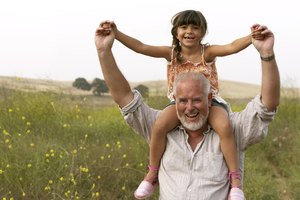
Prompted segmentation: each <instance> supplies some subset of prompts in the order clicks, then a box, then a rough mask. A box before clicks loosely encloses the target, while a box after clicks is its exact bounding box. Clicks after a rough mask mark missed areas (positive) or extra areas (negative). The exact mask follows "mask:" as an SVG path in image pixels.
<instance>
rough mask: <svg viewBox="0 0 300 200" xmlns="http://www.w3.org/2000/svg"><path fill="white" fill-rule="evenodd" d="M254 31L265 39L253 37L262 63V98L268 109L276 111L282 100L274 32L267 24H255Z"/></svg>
mask: <svg viewBox="0 0 300 200" xmlns="http://www.w3.org/2000/svg"><path fill="white" fill-rule="evenodd" d="M251 29H252V33H253V32H255V31H258V32H261V34H263V35H264V39H263V40H256V39H254V38H255V37H254V38H253V39H252V43H253V45H254V47H255V48H256V49H257V51H258V52H259V54H260V57H261V64H262V83H261V99H262V103H263V104H264V105H265V106H266V107H267V109H268V111H274V110H275V109H276V108H277V106H278V105H279V101H280V76H279V70H278V67H277V63H276V59H275V54H274V34H273V33H272V31H270V30H269V29H268V28H267V27H266V26H261V25H257V24H256V25H254V26H252V27H251Z"/></svg>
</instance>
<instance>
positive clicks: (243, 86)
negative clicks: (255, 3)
mask: <svg viewBox="0 0 300 200" xmlns="http://www.w3.org/2000/svg"><path fill="white" fill-rule="evenodd" d="M139 84H143V85H145V86H147V87H148V88H149V90H150V95H151V94H154V95H155V94H156V95H165V94H166V93H167V92H166V91H167V83H166V80H158V81H144V82H130V85H131V86H132V87H136V86H137V85H139ZM219 85H220V94H221V96H222V97H223V98H225V99H226V98H230V99H245V98H251V97H253V96H255V95H256V94H258V93H259V91H260V86H259V85H255V84H249V83H242V82H235V81H226V80H220V83H219ZM0 87H5V88H9V89H16V90H23V91H28V92H34V91H52V92H58V93H64V94H70V95H91V92H89V91H83V90H79V89H76V88H74V87H73V86H72V81H56V80H48V79H31V78H22V77H7V76H0ZM295 92H297V93H299V92H300V89H299V88H297V89H286V90H285V93H284V94H290V93H295Z"/></svg>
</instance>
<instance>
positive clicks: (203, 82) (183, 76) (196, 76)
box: [173, 72, 210, 95]
mask: <svg viewBox="0 0 300 200" xmlns="http://www.w3.org/2000/svg"><path fill="white" fill-rule="evenodd" d="M185 80H195V81H199V86H202V87H203V89H204V93H205V95H208V94H209V92H210V83H209V81H208V80H207V78H206V77H205V76H204V75H203V74H200V73H199V72H183V73H180V74H178V75H177V77H176V79H175V81H174V83H173V92H174V95H176V88H177V86H178V85H179V84H180V83H181V82H183V81H185Z"/></svg>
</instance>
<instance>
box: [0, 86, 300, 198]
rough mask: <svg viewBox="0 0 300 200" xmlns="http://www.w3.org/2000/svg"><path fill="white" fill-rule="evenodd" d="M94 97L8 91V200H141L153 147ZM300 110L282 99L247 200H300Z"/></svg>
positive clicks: (256, 157) (0, 114)
mask: <svg viewBox="0 0 300 200" xmlns="http://www.w3.org/2000/svg"><path fill="white" fill-rule="evenodd" d="M88 98H89V97H85V98H78V97H72V96H67V95H63V94H54V93H42V92H37V93H29V92H20V91H13V90H7V89H4V88H0V155H1V156H0V199H3V200H4V199H18V200H19V199H43V200H44V199H45V200H47V199H113V200H114V199H122V200H127V199H128V200H129V199H130V200H131V199H134V198H133V191H134V190H135V189H136V187H137V186H138V184H139V182H140V181H141V180H142V179H143V176H144V174H145V172H146V165H147V163H148V151H149V149H148V145H147V144H146V142H145V141H144V140H143V139H141V137H140V136H138V135H137V134H135V133H134V132H133V131H132V130H131V129H130V128H129V127H128V126H127V125H126V124H125V122H124V120H123V119H122V117H121V114H120V112H119V110H118V107H117V106H109V107H97V106H94V105H91V104H90V102H92V101H89V99H88ZM99 101H101V98H99ZM147 102H148V103H149V104H151V105H153V106H155V107H156V108H163V107H164V105H165V104H166V103H167V102H168V100H167V99H166V98H164V97H151V98H149V99H147ZM230 103H231V105H232V107H233V109H234V110H239V109H241V108H242V107H243V105H244V103H241V102H238V103H237V101H235V100H230ZM235 105H236V106H235ZM299 111H300V104H299V97H295V98H286V99H282V102H281V105H280V107H279V109H278V115H276V118H275V121H274V122H273V123H272V125H271V127H270V130H269V135H268V136H267V138H266V139H265V140H264V141H263V142H262V143H260V144H257V145H255V146H253V147H251V148H250V149H249V150H247V153H246V168H245V175H246V177H245V192H246V196H247V199H300V192H299V188H300V181H299V180H300V169H299V166H300V160H299V158H298V157H299V155H300V152H299V146H300V137H299V136H300V132H299V130H300V125H299V121H300V119H299V118H300V117H299ZM157 197H158V191H156V193H155V195H153V196H152V197H151V198H149V199H151V200H152V199H153V200H154V199H157Z"/></svg>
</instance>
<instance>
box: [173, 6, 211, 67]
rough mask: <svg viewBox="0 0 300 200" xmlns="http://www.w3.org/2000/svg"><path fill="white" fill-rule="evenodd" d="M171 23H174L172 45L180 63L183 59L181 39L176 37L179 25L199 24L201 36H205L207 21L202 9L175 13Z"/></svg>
mask: <svg viewBox="0 0 300 200" xmlns="http://www.w3.org/2000/svg"><path fill="white" fill-rule="evenodd" d="M171 23H172V25H173V27H172V29H171V33H172V36H173V41H172V46H173V47H174V51H175V58H176V61H177V62H179V63H180V62H182V61H183V59H182V57H181V46H180V43H179V40H178V39H177V38H176V36H177V28H178V27H179V26H182V25H189V24H192V25H196V26H199V27H200V29H201V33H202V36H201V37H202V38H203V37H204V36H205V34H206V31H207V22H206V19H205V17H204V16H203V14H202V13H201V12H200V11H196V10H185V11H181V12H179V13H177V14H175V15H174V16H173V17H172V19H171Z"/></svg>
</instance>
